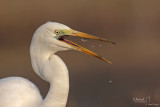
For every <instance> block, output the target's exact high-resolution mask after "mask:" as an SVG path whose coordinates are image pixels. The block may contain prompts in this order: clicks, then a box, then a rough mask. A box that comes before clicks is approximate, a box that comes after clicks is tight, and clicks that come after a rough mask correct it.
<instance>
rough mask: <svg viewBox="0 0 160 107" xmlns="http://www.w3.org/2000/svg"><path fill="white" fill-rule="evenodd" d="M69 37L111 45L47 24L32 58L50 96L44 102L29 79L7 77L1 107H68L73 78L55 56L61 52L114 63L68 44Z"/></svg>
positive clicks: (38, 35)
mask: <svg viewBox="0 0 160 107" xmlns="http://www.w3.org/2000/svg"><path fill="white" fill-rule="evenodd" d="M66 36H78V37H82V38H89V39H95V40H100V41H106V42H110V41H108V40H106V39H103V38H100V37H96V36H92V35H89V34H86V33H82V32H78V31H75V30H72V29H71V28H69V27H68V26H66V25H63V24H60V23H57V22H47V23H45V24H43V25H42V26H40V27H39V28H38V29H37V30H36V32H35V33H34V35H33V38H32V42H31V46H30V56H31V62H32V67H33V69H34V71H35V72H36V74H38V75H39V76H40V77H41V78H42V79H44V80H45V81H47V82H49V83H50V89H49V92H48V94H47V96H46V97H45V98H44V99H42V96H41V95H40V92H39V89H38V88H37V87H36V86H35V85H34V84H33V83H32V82H30V81H29V80H27V79H24V78H21V77H7V78H3V79H1V80H0V107H65V106H66V102H67V97H68V91H69V76H68V70H67V67H66V65H65V64H64V62H63V61H62V60H61V59H60V58H59V57H58V56H57V55H55V53H56V52H58V51H65V50H70V49H74V50H78V51H81V52H84V53H87V54H89V55H92V56H95V57H97V58H99V59H101V60H104V61H106V62H108V63H111V62H110V61H108V60H106V59H104V58H102V57H100V56H98V55H97V54H95V53H94V52H92V51H90V50H88V49H86V48H83V47H82V46H80V45H78V44H76V43H73V42H71V41H69V40H66V39H65V37H66ZM111 43H113V42H111Z"/></svg>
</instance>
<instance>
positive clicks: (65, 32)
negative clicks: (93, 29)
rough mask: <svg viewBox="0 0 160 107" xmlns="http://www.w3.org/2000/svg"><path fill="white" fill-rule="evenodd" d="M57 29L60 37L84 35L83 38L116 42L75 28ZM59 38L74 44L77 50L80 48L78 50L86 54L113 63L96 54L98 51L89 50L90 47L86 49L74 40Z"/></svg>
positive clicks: (71, 44)
mask: <svg viewBox="0 0 160 107" xmlns="http://www.w3.org/2000/svg"><path fill="white" fill-rule="evenodd" d="M56 31H58V32H60V33H59V35H58V37H59V38H62V37H64V36H77V37H82V38H87V39H95V40H99V41H104V42H110V43H112V44H115V43H114V42H111V41H109V40H107V39H104V38H100V37H97V36H93V35H89V34H86V33H83V32H79V31H75V30H72V29H70V30H69V29H58V30H56ZM59 40H60V41H62V42H65V43H67V44H68V45H70V46H72V47H73V48H74V49H75V50H78V51H81V52H84V53H86V54H89V55H91V56H94V57H97V58H99V59H101V60H103V61H105V62H108V63H110V64H111V62H110V61H108V60H106V59H104V58H102V57H101V56H99V55H98V54H96V53H94V52H92V51H90V50H88V49H86V48H84V47H82V46H80V45H78V44H76V43H74V42H72V41H69V40H66V39H64V38H62V39H59Z"/></svg>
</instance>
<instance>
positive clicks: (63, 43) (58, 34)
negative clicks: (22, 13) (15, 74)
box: [32, 22, 115, 63]
mask: <svg viewBox="0 0 160 107" xmlns="http://www.w3.org/2000/svg"><path fill="white" fill-rule="evenodd" d="M67 36H76V37H82V38H88V39H95V40H99V41H104V42H110V43H112V44H115V43H113V42H111V41H108V40H106V39H104V38H100V37H96V36H93V35H89V34H86V33H82V32H79V31H76V30H73V29H71V28H69V27H68V26H66V25H63V24H60V23H57V22H47V23H45V24H44V25H42V26H40V27H39V28H38V29H37V31H36V32H35V34H34V36H33V39H32V41H34V43H35V44H37V45H40V47H41V48H44V49H46V50H49V51H52V50H53V52H54V53H55V52H58V51H64V50H69V49H74V50H78V51H81V52H84V53H87V54H89V55H92V56H95V57H97V58H99V59H101V60H104V61H106V62H108V63H111V62H110V61H108V60H106V59H104V58H102V57H100V56H98V55H97V54H96V53H94V52H92V51H90V50H88V49H86V48H84V47H82V46H80V45H78V44H76V43H74V42H72V41H69V40H67V39H66V37H67ZM32 43H33V42H32Z"/></svg>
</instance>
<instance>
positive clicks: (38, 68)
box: [30, 47, 69, 107]
mask: <svg viewBox="0 0 160 107" xmlns="http://www.w3.org/2000/svg"><path fill="white" fill-rule="evenodd" d="M41 49H43V48H42V47H41V48H39V49H38V48H33V47H31V50H30V51H31V53H30V54H31V62H32V66H33V69H34V71H35V72H36V73H37V74H38V75H39V76H40V77H41V78H42V79H44V80H46V81H47V82H49V83H50V89H49V92H48V94H47V96H46V97H45V99H44V101H43V104H42V106H40V107H65V106H66V102H67V98H68V92H69V76H68V69H67V67H66V65H65V64H64V62H63V61H62V60H61V59H60V58H59V57H58V56H57V55H55V54H54V53H53V52H49V51H46V52H45V51H43V50H41Z"/></svg>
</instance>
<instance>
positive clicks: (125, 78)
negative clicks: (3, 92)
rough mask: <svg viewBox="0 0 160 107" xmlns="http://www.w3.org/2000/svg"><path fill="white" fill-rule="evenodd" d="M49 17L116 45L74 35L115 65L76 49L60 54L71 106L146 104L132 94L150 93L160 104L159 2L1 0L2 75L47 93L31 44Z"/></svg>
mask: <svg viewBox="0 0 160 107" xmlns="http://www.w3.org/2000/svg"><path fill="white" fill-rule="evenodd" d="M47 21H56V22H60V23H63V24H65V25H68V26H69V27H71V28H73V29H75V30H78V31H82V32H86V33H89V34H93V35H96V36H101V37H104V38H107V39H109V40H112V41H114V42H116V43H117V44H116V45H112V44H109V43H102V42H96V41H91V40H89V41H87V42H82V41H81V39H80V38H74V40H75V41H76V43H79V44H81V45H83V46H85V47H87V48H89V49H91V50H93V51H95V52H97V53H98V54H100V55H101V56H103V57H105V58H107V59H108V60H110V61H111V62H112V63H113V64H108V63H105V62H103V61H101V60H99V59H96V58H93V57H91V56H89V55H86V54H83V53H80V52H77V51H66V52H59V53H57V54H58V55H59V56H60V57H61V58H62V59H63V60H64V62H65V63H66V65H67V67H68V69H69V74H70V93H69V98H68V103H67V107H143V106H145V105H144V104H141V103H135V102H134V101H133V98H146V97H148V96H150V97H151V103H156V104H160V1H159V0H67V1H65V0H12V1H11V0H0V78H4V77H8V76H21V77H25V78H27V79H29V80H31V81H32V82H34V83H35V84H36V85H37V86H38V87H39V88H40V91H41V93H42V95H43V96H44V97H45V96H46V93H47V92H48V88H49V84H48V83H47V82H44V81H43V80H42V79H40V78H39V77H38V76H37V75H36V74H35V73H34V72H33V70H32V67H31V63H30V56H29V47H30V41H31V39H32V35H33V33H34V31H35V30H36V29H37V27H39V26H40V25H42V24H44V23H46V22H47ZM71 39H72V38H71ZM99 45H101V46H99ZM93 46H94V47H93Z"/></svg>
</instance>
